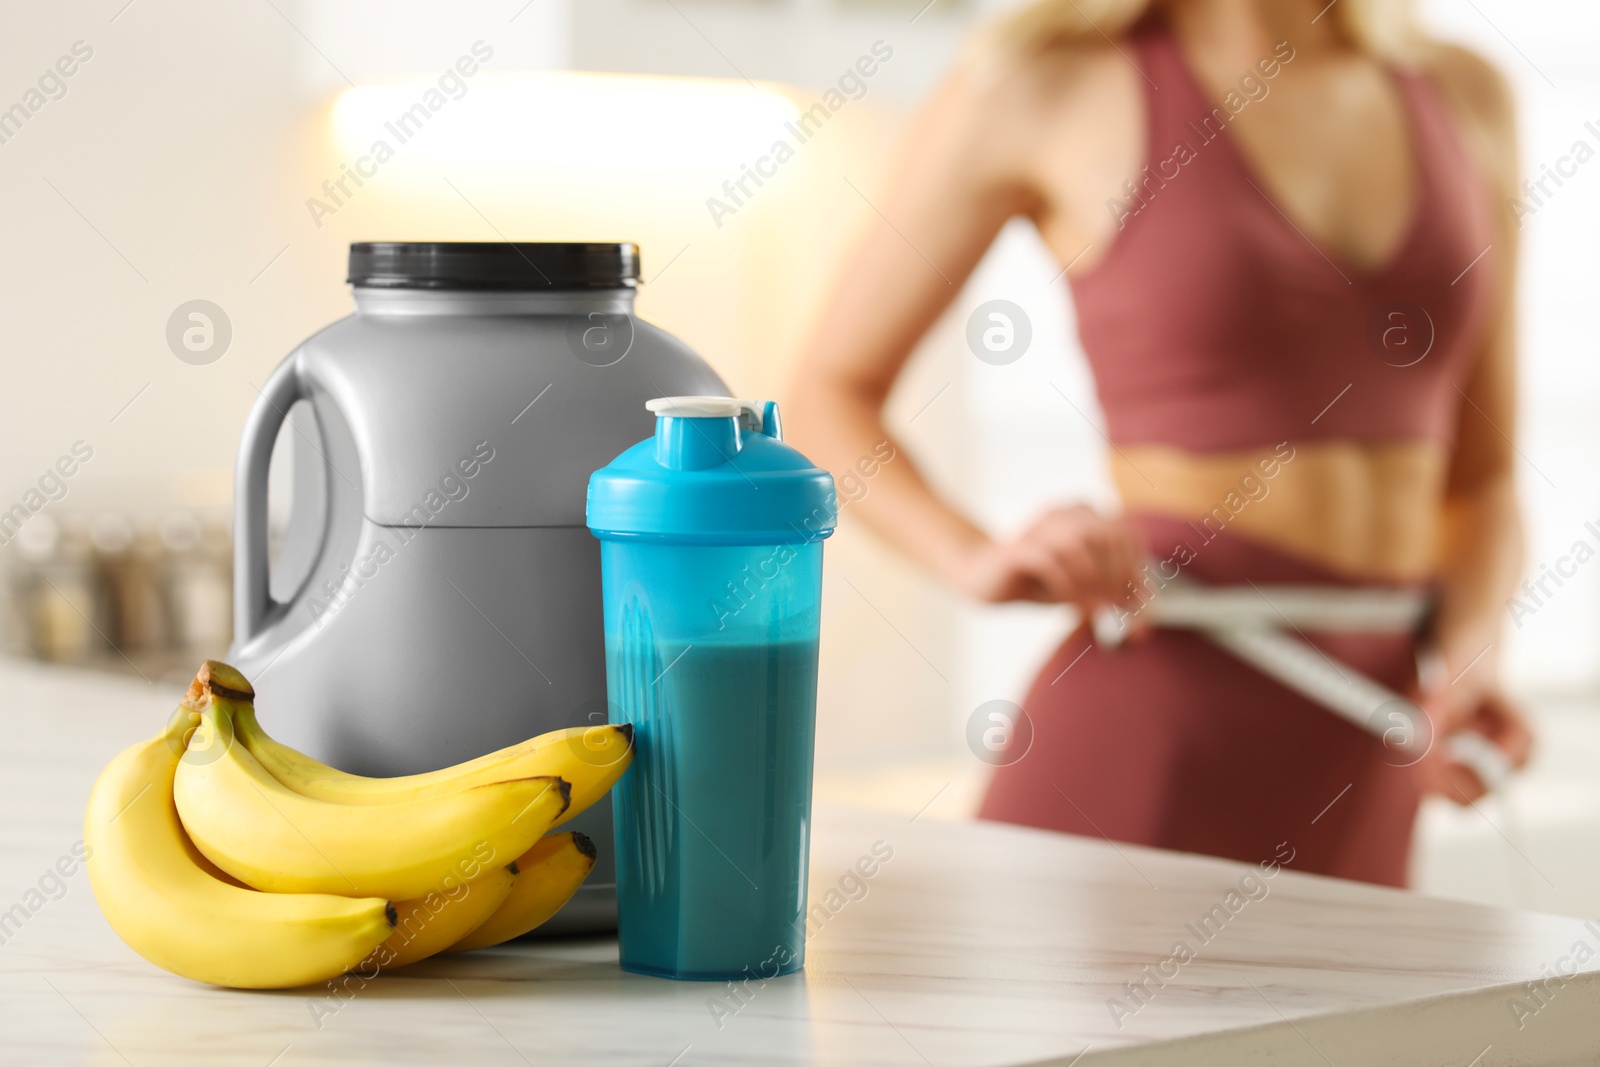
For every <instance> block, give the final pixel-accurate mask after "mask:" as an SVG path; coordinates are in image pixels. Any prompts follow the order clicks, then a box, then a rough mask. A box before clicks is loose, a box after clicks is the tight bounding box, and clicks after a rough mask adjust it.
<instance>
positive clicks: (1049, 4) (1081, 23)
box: [989, 0, 1425, 62]
mask: <svg viewBox="0 0 1600 1067" xmlns="http://www.w3.org/2000/svg"><path fill="white" fill-rule="evenodd" d="M1169 2H1171V0H1034V2H1033V3H1031V4H1028V5H1027V6H1026V7H1024V8H1022V9H1021V10H1019V11H1017V12H1015V13H1013V14H1011V15H1010V16H1008V17H1005V18H1002V19H1001V20H1000V21H999V22H997V23H996V24H995V25H994V26H993V27H992V28H991V32H990V34H989V41H990V42H991V43H992V44H994V45H998V46H1000V47H1001V48H1003V49H1006V50H1013V51H1032V50H1034V49H1038V48H1044V47H1047V46H1049V45H1052V44H1064V43H1071V42H1076V41H1089V40H1099V39H1101V34H1105V36H1107V37H1112V38H1115V37H1119V36H1121V35H1123V34H1125V33H1127V32H1128V31H1129V30H1130V29H1132V28H1133V26H1134V25H1135V24H1136V23H1137V22H1138V21H1139V20H1140V19H1141V18H1143V17H1144V16H1145V15H1146V14H1147V13H1148V12H1150V11H1151V10H1152V9H1154V8H1157V7H1161V6H1164V5H1165V4H1166V3H1169ZM1412 7H1413V3H1412V0H1336V2H1335V3H1333V4H1332V5H1331V7H1330V8H1328V9H1326V13H1327V15H1328V17H1329V18H1331V19H1334V20H1335V21H1336V24H1337V25H1338V27H1339V28H1340V30H1341V31H1342V32H1343V33H1344V35H1345V36H1346V37H1347V38H1349V40H1350V42H1351V43H1352V44H1353V45H1354V46H1355V47H1357V48H1359V49H1361V50H1362V51H1363V52H1367V53H1370V54H1372V55H1375V56H1380V57H1382V58H1384V59H1388V60H1393V61H1397V62H1415V61H1416V60H1417V59H1419V58H1420V53H1421V51H1422V46H1423V44H1424V43H1425V41H1424V38H1423V36H1422V34H1421V32H1420V30H1418V28H1417V24H1416V20H1415V18H1414V17H1413V14H1412Z"/></svg>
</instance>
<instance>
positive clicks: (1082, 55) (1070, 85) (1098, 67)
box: [952, 40, 1138, 112]
mask: <svg viewBox="0 0 1600 1067" xmlns="http://www.w3.org/2000/svg"><path fill="white" fill-rule="evenodd" d="M1130 51H1131V44H1130V43H1129V42H1126V41H1124V42H1123V43H1122V44H1120V45H1119V44H1118V43H1116V42H1114V41H1110V40H1095V41H1062V42H1059V43H1044V44H1032V45H1023V44H1017V43H1010V42H1005V41H996V40H980V41H979V42H978V43H977V44H976V45H975V46H974V47H973V48H971V49H970V50H969V51H968V52H967V53H966V54H965V56H964V57H963V59H962V62H960V63H959V64H958V65H957V67H956V71H955V74H954V76H953V78H952V82H953V83H954V84H956V85H959V86H960V87H961V89H962V91H963V92H965V93H967V94H971V95H973V96H974V97H983V98H986V99H987V102H988V103H989V104H999V103H1003V104H1007V105H1010V106H1013V107H1018V108H1022V109H1025V110H1026V111H1030V112H1032V111H1045V112H1053V111H1059V110H1062V109H1072V108H1074V107H1075V106H1079V105H1082V104H1086V103H1087V104H1092V103H1094V102H1096V101H1097V100H1099V99H1102V98H1103V97H1104V96H1105V95H1106V94H1108V93H1113V92H1117V91H1118V90H1121V89H1124V88H1126V87H1128V86H1129V85H1131V84H1132V82H1131V79H1135V78H1137V77H1138V68H1137V67H1136V66H1135V65H1134V63H1133V60H1132V59H1131V58H1129V53H1130Z"/></svg>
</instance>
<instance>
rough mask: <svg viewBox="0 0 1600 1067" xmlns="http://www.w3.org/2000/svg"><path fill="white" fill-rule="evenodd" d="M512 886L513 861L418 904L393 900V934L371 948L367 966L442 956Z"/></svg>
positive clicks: (401, 964)
mask: <svg viewBox="0 0 1600 1067" xmlns="http://www.w3.org/2000/svg"><path fill="white" fill-rule="evenodd" d="M516 882H517V865H516V864H514V863H512V864H507V865H506V866H504V867H495V868H493V869H492V870H490V871H488V872H486V873H484V874H480V875H478V877H476V878H474V879H473V880H472V881H470V882H465V883H462V882H457V883H455V884H454V885H452V886H450V887H449V888H447V889H443V890H440V891H439V892H435V893H429V894H428V895H427V896H425V897H421V898H419V899H417V900H404V901H399V902H397V903H396V904H395V906H394V910H395V923H394V932H393V933H391V934H390V935H389V937H388V939H387V940H385V941H384V943H383V944H381V945H379V946H378V947H377V948H376V949H374V950H373V952H372V955H371V956H370V957H369V962H370V963H371V964H373V965H376V966H377V967H379V968H381V969H383V970H388V969H389V968H390V967H404V966H405V965H406V964H408V963H416V962H417V961H418V960H425V959H427V958H428V957H429V956H432V955H434V954H435V953H438V952H443V951H444V950H445V949H447V948H449V947H450V946H451V945H453V944H455V943H456V942H457V941H459V940H461V939H462V938H463V937H465V936H466V935H467V934H469V933H471V932H472V931H473V930H476V929H477V928H478V927H480V926H482V925H483V924H484V923H485V922H486V921H487V920H488V918H489V916H491V915H493V914H494V913H495V911H496V910H498V909H499V907H500V905H502V904H504V903H505V901H506V898H507V897H509V896H510V895H511V891H512V888H513V887H514V886H515V885H516Z"/></svg>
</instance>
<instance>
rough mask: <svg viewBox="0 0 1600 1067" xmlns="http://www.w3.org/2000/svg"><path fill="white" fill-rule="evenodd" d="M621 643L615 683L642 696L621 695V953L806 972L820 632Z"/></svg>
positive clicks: (643, 960)
mask: <svg viewBox="0 0 1600 1067" xmlns="http://www.w3.org/2000/svg"><path fill="white" fill-rule="evenodd" d="M624 644H626V642H624ZM612 651H613V655H612V656H611V657H610V658H609V659H608V663H612V664H616V665H617V666H618V668H619V670H618V671H617V672H615V673H614V674H613V676H612V677H611V678H610V679H609V682H610V684H611V685H612V686H613V687H614V688H613V689H612V691H613V692H616V693H630V694H634V695H635V696H636V697H637V699H625V700H624V701H623V702H622V703H623V705H624V707H625V708H627V713H625V714H624V716H623V721H629V722H632V724H633V727H634V743H635V745H636V746H637V749H636V751H635V756H634V762H633V766H632V767H631V768H630V769H629V771H628V773H627V774H625V775H624V776H623V777H622V780H621V781H620V782H619V783H618V784H617V786H616V792H615V794H614V801H613V802H614V805H615V807H614V809H613V810H614V811H615V816H614V818H615V820H616V830H617V854H618V860H619V862H618V871H619V873H618V884H617V900H618V909H619V913H620V914H619V919H620V931H619V938H620V948H621V961H622V966H623V967H624V968H626V969H628V970H631V971H639V972H643V973H647V974H659V975H664V976H667V977H672V978H693V979H708V980H709V979H728V978H740V977H761V978H771V977H775V976H776V975H779V974H788V973H790V972H791V971H796V970H799V969H800V967H801V965H802V963H803V962H804V956H805V909H806V861H807V851H808V845H809V840H810V814H811V755H812V740H813V733H814V724H815V714H814V709H815V706H816V677H817V642H816V640H815V639H811V640H802V641H777V642H772V643H763V644H755V645H747V644H716V643H710V642H708V643H703V644H694V645H689V646H684V645H681V644H669V643H663V644H661V645H660V646H659V647H656V648H654V649H653V650H652V648H651V647H650V646H648V645H645V644H643V643H638V644H633V645H632V646H631V647H623V648H619V649H614V650H612ZM668 664H670V665H671V666H670V668H669V667H668V666H667V665H668ZM618 674H620V675H621V677H618V676H617V675H618ZM653 678H654V679H656V681H655V682H654V684H651V679H653ZM652 690H653V692H652ZM671 961H676V962H675V964H674V963H673V962H671Z"/></svg>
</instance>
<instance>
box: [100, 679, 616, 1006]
mask: <svg viewBox="0 0 1600 1067" xmlns="http://www.w3.org/2000/svg"><path fill="white" fill-rule="evenodd" d="M254 698H255V691H254V690H253V689H252V688H251V686H250V683H249V682H247V681H246V680H245V678H244V676H243V675H241V674H240V673H239V672H238V671H236V670H234V669H233V668H232V667H230V666H228V665H227V664H225V663H219V662H217V661H215V660H208V661H207V662H206V663H205V664H204V665H203V666H202V667H201V668H200V672H199V673H198V674H197V675H196V676H195V680H194V683H193V684H192V685H191V686H190V687H189V691H188V693H187V694H186V695H185V697H184V699H183V703H182V704H180V705H179V707H178V710H177V712H176V713H174V715H173V717H172V719H171V720H170V721H169V722H168V724H167V726H166V728H165V729H164V730H163V731H162V732H161V733H159V734H157V735H156V736H155V737H153V738H151V739H150V740H148V741H144V742H141V743H139V744H136V745H134V746H132V747H131V748H128V749H126V750H125V751H123V752H122V753H121V754H119V755H118V756H117V757H116V758H115V759H113V760H112V761H111V763H110V764H109V765H108V766H107V767H106V769H105V770H104V771H102V772H101V773H100V777H99V779H98V780H97V781H96V782H95V786H94V790H93V792H92V793H91V794H90V796H89V810H88V814H87V816H86V818H85V826H84V841H85V842H86V843H87V844H88V845H89V848H90V853H89V855H90V859H89V861H88V868H89V879H90V884H91V885H92V886H93V887H94V895H95V898H96V899H97V900H98V901H99V903H100V909H101V910H102V911H103V912H104V913H105V916H106V918H107V920H109V921H110V923H111V926H112V928H113V929H115V930H116V932H117V934H118V935H119V936H121V938H122V939H123V940H124V941H126V942H127V943H128V944H129V945H130V946H131V947H132V948H133V949H134V950H135V951H136V952H138V953H139V954H140V955H142V956H143V957H145V958H146V959H148V960H150V961H151V962H152V963H155V964H157V965H158V966H161V967H164V968H166V969H167V970H169V971H172V972H174V973H176V974H180V975H183V976H184V977H187V978H192V979H195V980H197V981H202V982H210V983H213V984H215V985H223V986H235V987H240V988H251V989H274V988H284V987H289V986H297V985H306V984H309V983H313V982H320V981H323V980H325V979H328V978H332V977H335V976H337V975H340V974H342V973H344V972H345V971H347V970H350V969H351V968H353V967H356V966H358V965H364V967H363V969H364V971H365V970H367V969H370V968H372V967H379V968H388V967H395V966H401V965H404V964H407V963H413V962H415V961H417V960H420V959H424V958H426V957H428V956H431V955H434V954H435V953H439V952H464V951H467V950H468V949H474V948H484V947H486V946H489V945H497V944H500V943H501V942H503V941H507V940H509V939H511V938H513V937H518V936H520V935H522V934H525V933H527V932H528V931H529V930H532V929H533V928H534V927H536V926H538V925H539V924H540V923H542V922H544V921H545V920H546V919H548V918H550V917H551V916H552V915H554V914H555V913H556V912H557V911H558V910H559V909H560V908H561V906H562V905H563V904H565V903H566V902H567V900H568V899H570V898H571V897H572V895H573V894H574V893H575V892H577V890H578V887H579V886H580V885H581V884H582V883H583V880H584V878H585V877H587V876H588V874H589V871H590V869H591V868H592V867H593V866H594V861H595V848H594V845H593V843H592V842H590V841H589V839H588V838H587V837H585V836H584V835H582V834H579V833H571V832H568V833H557V834H551V833H548V832H547V831H549V830H550V829H551V828H552V827H553V826H556V825H558V824H560V823H562V822H564V821H566V820H567V819H570V818H571V817H572V816H574V815H576V814H578V813H579V812H580V811H583V810H584V809H585V808H587V807H588V806H589V805H591V804H593V803H594V802H595V801H596V800H598V799H599V798H600V797H602V796H603V795H605V792H606V790H608V789H610V788H611V786H612V784H613V783H615V782H616V780H617V779H618V778H619V777H621V775H622V772H623V771H624V770H626V769H627V767H628V764H629V763H630V762H631V760H632V758H633V733H632V729H631V728H630V727H628V726H592V727H578V728H575V729H571V730H560V731H556V732H554V733H549V734H544V735H541V736H539V737H535V738H533V739H531V740H529V741H525V742H523V743H522V744H519V745H513V746H512V747H510V748H505V749H501V750H500V751H499V752H494V753H491V754H489V755H487V756H483V757H480V758H479V759H475V760H471V761H470V762H467V763H463V764H460V765H458V766H455V767H450V768H447V769H445V770H442V771H434V772H432V773H429V774H414V775H410V776H407V777H403V778H363V777H359V776H356V775H351V774H345V773H344V772H342V771H338V770H335V769H334V768H332V767H329V766H326V765H324V764H321V763H318V762H317V761H315V760H313V759H311V758H309V757H308V756H305V755H303V754H301V753H299V752H296V751H295V750H293V749H291V748H288V747H286V746H284V745H281V744H279V743H278V742H276V741H274V740H272V738H270V737H268V736H267V735H266V733H264V732H263V731H262V729H261V726H260V724H259V723H257V721H256V716H255V707H254Z"/></svg>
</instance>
